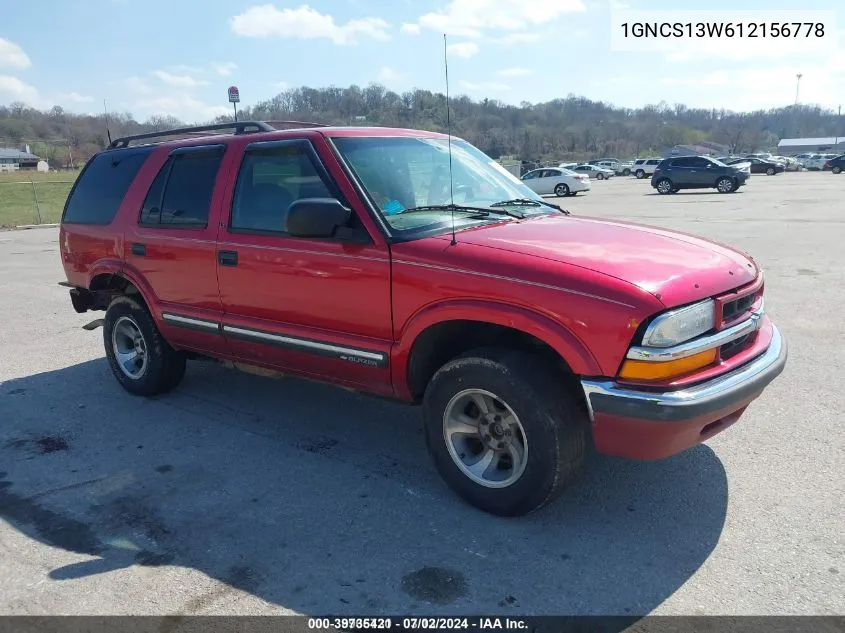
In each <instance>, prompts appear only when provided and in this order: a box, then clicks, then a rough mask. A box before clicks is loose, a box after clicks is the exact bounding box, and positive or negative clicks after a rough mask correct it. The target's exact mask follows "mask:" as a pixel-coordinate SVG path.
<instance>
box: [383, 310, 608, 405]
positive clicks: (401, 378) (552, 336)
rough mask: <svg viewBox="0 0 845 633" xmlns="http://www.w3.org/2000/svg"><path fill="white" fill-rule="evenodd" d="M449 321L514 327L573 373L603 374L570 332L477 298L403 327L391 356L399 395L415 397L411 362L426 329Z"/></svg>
mask: <svg viewBox="0 0 845 633" xmlns="http://www.w3.org/2000/svg"><path fill="white" fill-rule="evenodd" d="M446 321H480V322H484V323H492V324H494V325H501V326H504V327H509V328H513V329H515V330H519V331H521V332H524V333H526V334H530V335H531V336H533V337H535V338H537V339H539V340H540V341H542V342H544V343H545V344H546V345H548V346H549V347H551V348H552V349H553V350H555V351H556V352H557V353H558V355H560V357H561V358H563V360H564V361H566V363H567V364H568V365H569V368H570V369H571V370H572V372H573V373H575V374H577V375H583V376H595V375H600V374H601V370H600V368H599V364H598V362H597V361H596V359H595V357H594V356H593V355H592V353H590V351H589V350H588V349H587V347H586V345H585V344H584V343H583V342H582V341H581V340H580V339H579V338H578V337H577V336H575V335H574V334H573V333H572V332H571V331H569V330H568V329H567V328H565V327H564V326H562V325H561V324H560V323H557V322H556V321H553V320H552V319H550V318H549V317H547V316H545V315H543V314H540V313H538V312H535V311H533V310H530V309H528V308H522V307H516V306H513V305H509V304H505V303H498V302H496V301H485V300H475V299H455V300H450V301H443V302H440V303H436V304H433V305H429V306H426V307H425V308H423V309H421V310H420V311H419V312H417V313H415V314H414V315H413V316H411V317H410V318H409V319H408V321H407V322H406V323H405V325H404V326H403V327H402V330H401V332H400V334H399V335H398V337H397V340H396V342H395V343H394V346H393V352H392V354H391V356H392V361H391V367H392V380H393V385H394V389H395V391H396V394H397V396H399V397H400V398H402V399H408V400H410V399H411V398H412V394H411V390H410V388H409V384H408V362H409V360H410V355H411V350H412V348H413V345H414V342H415V341H416V340H417V337H418V336H419V335H420V334H422V332H424V331H425V330H426V329H427V328H429V327H431V326H432V325H437V324H438V323H443V322H446Z"/></svg>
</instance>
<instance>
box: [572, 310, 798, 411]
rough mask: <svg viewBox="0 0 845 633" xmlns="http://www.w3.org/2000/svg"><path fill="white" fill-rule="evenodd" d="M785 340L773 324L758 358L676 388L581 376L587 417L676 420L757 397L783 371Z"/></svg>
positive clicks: (785, 351)
mask: <svg viewBox="0 0 845 633" xmlns="http://www.w3.org/2000/svg"><path fill="white" fill-rule="evenodd" d="M787 356H788V353H787V345H786V340H785V339H784V338H783V335H781V333H780V331H779V330H778V329H777V327H774V326H773V331H772V342H771V344H770V345H769V347H768V348H767V349H766V351H765V352H763V353H762V354H761V355H760V356H758V357H757V358H755V359H753V360H751V361H749V362H747V363H745V364H744V365H741V366H740V367H737V368H736V369H734V370H733V371H730V372H727V373H725V374H722V375H721V376H717V377H715V378H712V379H710V380H708V381H706V382H702V383H699V384H697V385H693V386H691V387H686V388H684V389H679V390H677V391H666V392H659V391H646V390H640V389H636V388H630V387H624V386H621V385H619V383H617V382H615V381H613V380H601V379H599V380H587V379H585V380H581V386H582V388H583V389H584V395H585V396H586V400H587V405H588V410H589V413H590V420H591V421H595V413H596V412H599V413H606V414H610V415H616V416H620V417H628V418H639V419H645V420H653V421H655V422H660V421H665V422H677V421H683V420H689V419H692V418H696V417H699V416H704V415H708V414H711V413H717V412H720V411H723V410H725V409H726V408H729V407H730V406H732V405H734V404H737V405H742V403H743V402H744V401H746V400H747V399H748V398H749V397H751V398H753V397H756V394H759V393H760V392H761V391H762V390H763V389H764V388H765V387H766V386H767V385H768V384H769V383H771V382H772V381H773V380H774V379H775V378H777V376H778V375H779V374H780V373H781V372H782V371H783V368H784V367H785V366H786V359H787Z"/></svg>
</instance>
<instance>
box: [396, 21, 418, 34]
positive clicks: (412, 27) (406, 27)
mask: <svg viewBox="0 0 845 633" xmlns="http://www.w3.org/2000/svg"><path fill="white" fill-rule="evenodd" d="M399 31H400V32H401V33H406V34H407V35H419V34H420V25H419V24H409V23H407V22H406V23H405V24H403V25H402V27H401V28H400V29H399Z"/></svg>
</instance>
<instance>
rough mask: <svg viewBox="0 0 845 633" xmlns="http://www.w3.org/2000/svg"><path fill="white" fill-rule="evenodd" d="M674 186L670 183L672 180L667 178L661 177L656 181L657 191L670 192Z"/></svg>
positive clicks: (664, 193)
mask: <svg viewBox="0 0 845 633" xmlns="http://www.w3.org/2000/svg"><path fill="white" fill-rule="evenodd" d="M674 188H675V186H674V185H673V184H672V181H671V180H669V179H668V178H661V179H660V180H658V181H657V192H658V193H661V194H663V195H666V194H667V193H672V191H673V190H674Z"/></svg>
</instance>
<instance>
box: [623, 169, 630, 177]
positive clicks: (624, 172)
mask: <svg viewBox="0 0 845 633" xmlns="http://www.w3.org/2000/svg"><path fill="white" fill-rule="evenodd" d="M622 175H623V176H630V175H631V170H630V169H628V168H627V167H626V168H625V169H623V170H622Z"/></svg>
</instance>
